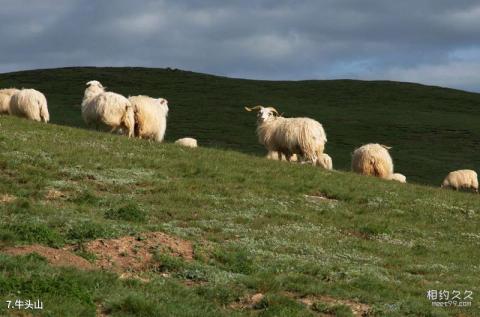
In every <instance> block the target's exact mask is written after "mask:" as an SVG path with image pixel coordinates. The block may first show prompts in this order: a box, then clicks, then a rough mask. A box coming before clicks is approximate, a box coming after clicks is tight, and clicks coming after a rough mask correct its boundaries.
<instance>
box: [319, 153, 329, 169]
mask: <svg viewBox="0 0 480 317" xmlns="http://www.w3.org/2000/svg"><path fill="white" fill-rule="evenodd" d="M317 165H318V166H320V167H323V168H324V169H326V170H332V169H333V162H332V158H331V157H330V155H328V154H327V153H322V154H321V155H320V156H319V157H318V159H317Z"/></svg>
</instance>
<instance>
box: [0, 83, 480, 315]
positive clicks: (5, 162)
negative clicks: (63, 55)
mask: <svg viewBox="0 0 480 317" xmlns="http://www.w3.org/2000/svg"><path fill="white" fill-rule="evenodd" d="M100 79H101V80H103V78H100ZM78 90H80V87H79V89H78ZM124 92H125V91H124ZM246 101H247V100H242V101H241V103H243V102H246ZM56 102H58V104H59V105H60V104H63V103H61V100H58V101H55V99H54V101H53V102H52V108H55V107H54V106H53V105H55V104H56ZM178 104H179V105H180V104H181V103H180V102H179V103H178ZM178 107H180V106H178ZM172 108H173V107H172ZM61 109H66V108H65V107H63V108H61ZM230 109H234V107H233V104H232V106H231V108H230ZM231 111H232V110H231ZM73 113H76V112H72V114H73ZM172 113H173V112H172ZM234 114H235V113H234V112H233V111H232V112H231V115H234ZM173 116H174V115H173V114H172V117H173ZM236 116H238V118H242V119H241V120H242V121H245V125H247V124H249V122H250V119H251V118H244V119H243V116H242V115H238V114H237V115H236ZM65 118H67V116H65ZM55 120H61V118H58V117H57V118H56V119H55ZM178 120H179V121H177V122H181V121H180V119H178ZM172 121H174V119H173V118H172ZM0 130H1V131H2V133H1V134H0V217H1V222H0V234H1V241H2V246H1V247H2V252H0V270H1V271H2V274H1V275H0V297H1V299H2V301H4V303H5V301H7V300H13V301H15V300H16V299H18V298H20V299H22V300H26V299H32V300H36V299H40V300H41V301H43V303H44V310H43V311H42V312H41V313H42V314H44V315H48V316H95V314H96V312H98V313H99V314H100V312H103V313H104V314H107V315H108V316H171V315H175V316H319V315H321V313H325V314H327V315H328V314H330V315H338V316H351V315H352V313H355V315H356V316H360V315H361V314H362V313H366V312H369V314H370V315H377V316H478V315H480V307H479V305H478V301H477V300H476V299H477V296H478V294H479V291H480V289H479V285H480V275H479V274H478V272H479V266H478V258H479V255H480V254H479V253H480V251H479V248H478V244H479V241H480V240H479V239H480V238H479V235H478V223H479V220H480V219H479V217H480V197H479V196H478V195H473V194H468V193H457V192H453V191H446V190H440V189H435V188H431V187H425V186H419V185H411V184H407V185H404V184H399V183H395V182H388V181H383V180H379V179H374V178H369V177H361V176H358V175H354V174H351V173H344V172H336V171H332V172H328V171H323V170H321V169H318V168H314V167H311V166H307V165H296V164H286V163H282V162H271V161H267V160H264V159H261V158H255V157H254V156H251V155H245V154H241V153H238V152H235V151H229V150H220V149H209V148H198V149H184V148H179V147H176V146H175V145H172V144H162V145H159V144H155V143H152V142H147V141H143V140H134V139H130V140H129V139H127V138H125V137H121V136H115V135H109V134H106V133H97V132H94V131H87V130H84V129H77V128H70V127H65V126H58V125H54V124H48V125H47V124H40V123H34V122H29V121H27V120H23V119H18V118H13V117H8V116H7V117H5V116H4V117H0ZM212 131H213V130H210V131H207V132H205V135H208V133H212ZM173 133H174V132H171V134H173ZM175 133H179V135H180V132H175ZM148 232H156V233H154V234H151V233H148ZM166 235H168V236H166ZM113 238H121V239H117V240H111V239H113ZM98 239H100V240H98ZM155 239H157V240H155ZM22 244H25V245H32V244H40V245H41V247H40V246H35V245H34V246H29V247H28V248H30V249H36V250H44V251H42V252H45V256H44V257H40V256H38V255H25V256H12V255H8V254H6V253H5V252H7V250H10V251H8V252H9V254H20V253H21V252H22V250H24V249H21V248H18V247H17V248H13V249H12V247H15V246H18V245H22ZM45 247H51V248H52V249H45ZM28 248H27V249H28ZM58 248H62V249H63V251H59V249H58ZM60 252H62V253H60ZM55 254H56V255H55ZM146 255H149V256H151V257H152V258H151V261H149V262H148V263H144V264H145V265H140V264H142V263H141V261H142V259H145V257H146ZM80 257H81V258H80ZM46 259H47V260H48V261H49V262H51V263H53V264H55V263H58V262H59V261H61V260H65V261H67V262H68V261H70V262H71V263H70V264H71V265H74V266H76V267H81V268H83V269H85V268H87V270H85V271H84V270H81V269H75V268H61V267H56V266H52V265H49V264H48V262H47V260H46ZM85 260H88V262H86V261H85ZM82 261H83V262H82ZM139 261H140V263H139ZM112 263H113V264H115V263H119V264H118V265H119V266H118V267H116V266H112V265H113V264H112ZM122 263H123V264H125V263H127V264H128V265H126V266H122ZM67 264H68V263H67ZM80 264H81V265H80ZM134 265H135V266H134ZM100 267H104V268H106V270H105V271H102V270H98V268H100ZM92 268H93V270H92ZM428 290H449V291H450V292H452V290H460V291H461V292H462V296H464V293H465V292H466V291H472V292H473V296H474V297H473V303H472V307H467V308H459V307H452V308H434V307H432V304H431V301H430V300H428V299H427V298H426V293H427V291H428ZM452 295H453V294H452ZM7 313H9V314H12V315H13V314H14V313H16V311H15V309H8V308H7V306H6V305H1V306H0V314H2V315H4V314H7Z"/></svg>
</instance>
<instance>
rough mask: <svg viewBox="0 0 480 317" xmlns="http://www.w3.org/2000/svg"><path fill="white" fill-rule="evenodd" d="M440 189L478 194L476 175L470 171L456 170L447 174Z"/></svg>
mask: <svg viewBox="0 0 480 317" xmlns="http://www.w3.org/2000/svg"><path fill="white" fill-rule="evenodd" d="M440 187H441V188H452V189H455V190H460V189H465V190H473V191H474V192H476V193H478V178H477V173H476V172H475V171H472V170H458V171H453V172H450V173H448V175H447V177H445V179H444V180H443V183H442V185H441V186H440Z"/></svg>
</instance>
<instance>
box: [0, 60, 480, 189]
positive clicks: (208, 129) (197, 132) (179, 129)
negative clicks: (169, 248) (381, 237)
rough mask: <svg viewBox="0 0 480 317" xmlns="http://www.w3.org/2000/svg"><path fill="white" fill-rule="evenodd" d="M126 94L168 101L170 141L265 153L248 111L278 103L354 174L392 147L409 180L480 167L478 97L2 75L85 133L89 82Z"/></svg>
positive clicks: (119, 75) (146, 77)
mask: <svg viewBox="0 0 480 317" xmlns="http://www.w3.org/2000/svg"><path fill="white" fill-rule="evenodd" d="M92 79H96V80H100V81H101V82H102V83H103V84H104V85H105V86H107V87H108V88H109V89H110V90H112V91H116V92H120V93H122V94H125V95H136V94H147V95H151V96H162V97H165V98H167V99H168V100H169V105H170V116H169V125H168V129H167V135H166V138H167V140H170V141H171V140H175V139H176V138H179V137H184V136H193V137H196V138H198V139H199V141H200V143H201V144H203V145H205V146H209V147H220V148H227V149H234V150H238V151H242V152H244V153H256V154H260V155H263V154H265V150H264V149H263V148H262V147H261V146H260V145H258V142H257V140H256V136H255V117H254V115H252V114H250V113H246V112H245V111H244V110H243V106H244V105H256V104H264V105H275V106H276V107H277V108H278V110H279V111H280V112H283V113H284V114H285V116H309V117H312V118H315V119H317V120H318V121H320V122H321V123H322V124H323V125H324V127H325V129H326V132H327V135H328V140H329V141H328V144H327V148H326V151H327V152H328V153H329V154H330V155H331V156H332V157H333V159H334V166H335V167H336V168H337V169H343V170H348V169H349V167H350V155H351V152H352V151H353V149H354V148H355V147H358V146H359V145H361V144H364V143H369V142H379V143H383V144H387V145H390V146H392V147H393V149H392V155H393V157H394V161H395V165H396V169H397V170H398V171H400V172H402V173H403V174H406V175H407V177H408V179H409V180H410V181H415V182H420V183H427V184H431V185H435V186H439V184H440V182H441V181H442V179H443V177H444V176H445V175H446V174H447V173H448V172H449V171H451V170H455V169H460V168H472V169H477V170H478V169H480V157H479V155H478V153H480V125H479V124H478V123H479V122H480V120H479V115H478V107H479V105H480V95H479V94H474V93H467V92H463V91H458V90H452V89H443V88H439V87H429V86H423V85H418V84H409V83H397V82H364V81H353V80H333V81H297V82H280V81H254V80H242V79H230V78H224V77H217V76H210V75H205V74H198V73H192V72H185V71H180V70H168V69H148V68H63V69H51V70H37V71H24V72H17V73H9V74H0V87H9V86H16V87H34V88H38V89H40V90H42V91H43V92H44V93H45V94H46V95H47V98H48V101H49V107H50V112H51V117H52V122H53V123H57V124H63V125H69V126H77V127H83V126H84V125H83V122H82V120H81V116H80V109H79V104H80V102H81V98H82V96H83V90H84V88H85V83H86V82H87V81H88V80H92Z"/></svg>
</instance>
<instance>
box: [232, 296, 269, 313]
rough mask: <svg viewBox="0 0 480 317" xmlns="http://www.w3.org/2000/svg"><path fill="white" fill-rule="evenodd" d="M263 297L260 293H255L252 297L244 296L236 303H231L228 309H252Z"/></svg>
mask: <svg viewBox="0 0 480 317" xmlns="http://www.w3.org/2000/svg"><path fill="white" fill-rule="evenodd" d="M264 297H265V296H264V295H263V294H262V293H256V294H253V295H249V296H245V297H244V298H242V299H240V300H239V301H237V302H234V303H231V304H230V305H229V307H230V308H231V309H237V310H238V309H252V308H255V306H256V305H257V304H258V303H260V302H261V301H262V299H263V298H264Z"/></svg>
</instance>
